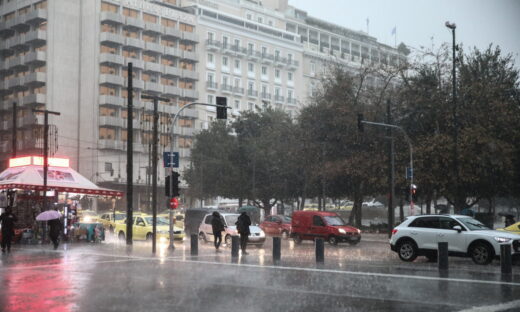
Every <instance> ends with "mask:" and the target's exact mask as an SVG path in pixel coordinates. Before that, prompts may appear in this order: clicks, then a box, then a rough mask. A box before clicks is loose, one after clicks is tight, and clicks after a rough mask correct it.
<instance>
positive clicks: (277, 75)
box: [274, 69, 280, 79]
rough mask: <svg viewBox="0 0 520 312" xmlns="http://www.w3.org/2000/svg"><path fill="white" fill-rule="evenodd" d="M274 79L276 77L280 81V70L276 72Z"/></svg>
mask: <svg viewBox="0 0 520 312" xmlns="http://www.w3.org/2000/svg"><path fill="white" fill-rule="evenodd" d="M274 77H275V78H276V79H280V70H279V69H275V70H274Z"/></svg>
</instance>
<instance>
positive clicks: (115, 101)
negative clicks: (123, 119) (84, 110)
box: [99, 95, 126, 106]
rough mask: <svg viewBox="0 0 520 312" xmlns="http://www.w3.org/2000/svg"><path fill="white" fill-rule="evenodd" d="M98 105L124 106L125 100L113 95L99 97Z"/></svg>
mask: <svg viewBox="0 0 520 312" xmlns="http://www.w3.org/2000/svg"><path fill="white" fill-rule="evenodd" d="M99 105H111V106H125V105H126V99H124V98H120V97H117V96H113V95H100V96H99Z"/></svg>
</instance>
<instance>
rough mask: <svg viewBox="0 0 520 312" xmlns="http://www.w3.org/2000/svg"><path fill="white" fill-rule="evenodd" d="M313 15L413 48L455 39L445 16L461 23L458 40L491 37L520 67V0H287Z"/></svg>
mask: <svg viewBox="0 0 520 312" xmlns="http://www.w3.org/2000/svg"><path fill="white" fill-rule="evenodd" d="M289 4H290V5H292V6H295V7H297V8H299V9H303V10H305V11H307V12H308V14H309V15H311V16H314V17H317V18H320V19H323V20H326V21H329V22H332V23H335V24H339V25H341V26H345V27H347V28H350V29H353V30H362V31H364V32H366V31H367V18H368V19H369V28H368V29H369V35H371V36H374V37H376V38H377V40H378V41H379V42H382V43H385V44H388V45H391V46H394V36H393V35H392V29H393V28H394V27H397V28H396V29H397V31H396V32H397V44H399V43H400V42H404V43H405V44H407V45H410V46H412V47H415V48H419V47H420V46H427V47H431V46H432V37H433V43H434V44H435V46H437V47H438V46H439V45H440V44H442V43H443V42H450V43H451V40H452V39H451V31H449V29H447V28H446V27H445V26H444V23H445V22H446V21H450V22H454V23H456V24H457V29H456V40H457V42H458V43H462V44H463V45H464V47H465V48H469V47H474V46H476V47H477V48H479V49H485V48H486V47H487V46H488V45H489V44H490V43H493V44H494V45H499V46H500V47H501V48H502V50H503V51H504V52H507V53H512V54H513V55H514V58H515V63H516V67H517V68H518V67H520V0H428V1H426V0H289Z"/></svg>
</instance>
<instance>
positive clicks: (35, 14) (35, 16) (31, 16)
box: [24, 9, 48, 25]
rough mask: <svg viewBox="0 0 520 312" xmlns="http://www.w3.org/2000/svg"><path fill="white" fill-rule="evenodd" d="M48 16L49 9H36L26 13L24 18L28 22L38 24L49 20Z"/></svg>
mask: <svg viewBox="0 0 520 312" xmlns="http://www.w3.org/2000/svg"><path fill="white" fill-rule="evenodd" d="M47 16H48V13H47V10H45V9H36V10H34V11H31V12H29V13H27V14H25V16H24V19H25V22H26V23H28V24H34V25H38V24H41V23H42V22H45V21H46V20H47Z"/></svg>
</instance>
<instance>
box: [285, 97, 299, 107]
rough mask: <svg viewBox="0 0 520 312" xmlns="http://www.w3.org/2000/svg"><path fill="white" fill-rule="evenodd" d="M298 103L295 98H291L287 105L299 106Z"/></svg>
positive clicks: (288, 99)
mask: <svg viewBox="0 0 520 312" xmlns="http://www.w3.org/2000/svg"><path fill="white" fill-rule="evenodd" d="M297 103H298V102H297V101H296V99H295V98H290V97H288V98H287V104H289V105H297Z"/></svg>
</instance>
